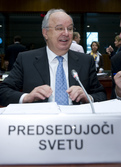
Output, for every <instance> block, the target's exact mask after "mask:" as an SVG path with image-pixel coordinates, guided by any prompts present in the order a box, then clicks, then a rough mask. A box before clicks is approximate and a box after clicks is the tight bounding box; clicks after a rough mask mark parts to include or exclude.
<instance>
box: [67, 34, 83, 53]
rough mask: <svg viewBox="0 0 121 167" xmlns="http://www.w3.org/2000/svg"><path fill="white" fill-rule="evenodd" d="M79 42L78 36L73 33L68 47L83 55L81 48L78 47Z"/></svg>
mask: <svg viewBox="0 0 121 167" xmlns="http://www.w3.org/2000/svg"><path fill="white" fill-rule="evenodd" d="M80 40H81V37H80V34H79V33H78V32H73V41H72V44H71V46H70V49H71V50H74V51H77V52H81V53H84V49H83V47H82V46H81V45H79V42H80Z"/></svg>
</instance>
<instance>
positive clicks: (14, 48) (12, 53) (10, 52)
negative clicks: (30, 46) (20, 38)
mask: <svg viewBox="0 0 121 167" xmlns="http://www.w3.org/2000/svg"><path fill="white" fill-rule="evenodd" d="M25 50H26V47H25V46H24V45H22V44H20V43H14V44H12V45H9V46H8V48H7V50H6V54H5V58H4V59H5V60H8V61H9V65H8V71H10V70H11V69H12V67H13V64H14V62H15V61H16V58H17V56H18V53H19V52H23V51H25Z"/></svg>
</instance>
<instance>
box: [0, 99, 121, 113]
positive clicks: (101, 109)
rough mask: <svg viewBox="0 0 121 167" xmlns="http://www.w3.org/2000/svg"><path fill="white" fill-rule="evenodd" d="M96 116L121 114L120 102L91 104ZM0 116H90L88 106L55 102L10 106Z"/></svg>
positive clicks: (1, 111)
mask: <svg viewBox="0 0 121 167" xmlns="http://www.w3.org/2000/svg"><path fill="white" fill-rule="evenodd" d="M93 105H94V108H95V112H96V114H121V100H117V99H114V100H107V101H103V102H95V103H93ZM0 114H92V110H91V106H90V104H89V103H88V104H81V105H69V106H63V105H62V106H61V105H59V106H58V105H57V104H56V103H55V102H48V103H26V104H10V105H8V106H7V107H6V108H0Z"/></svg>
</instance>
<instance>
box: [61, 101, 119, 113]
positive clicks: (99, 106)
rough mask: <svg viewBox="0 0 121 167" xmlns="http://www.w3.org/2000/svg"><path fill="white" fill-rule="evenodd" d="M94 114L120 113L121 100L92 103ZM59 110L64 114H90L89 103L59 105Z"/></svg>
mask: <svg viewBox="0 0 121 167" xmlns="http://www.w3.org/2000/svg"><path fill="white" fill-rule="evenodd" d="M93 105H94V108H95V114H121V100H117V99H114V100H107V101H103V102H95V103H93ZM60 110H61V112H63V113H65V114H91V113H92V110H91V106H90V104H89V103H88V104H82V105H76V106H74V105H73V106H60Z"/></svg>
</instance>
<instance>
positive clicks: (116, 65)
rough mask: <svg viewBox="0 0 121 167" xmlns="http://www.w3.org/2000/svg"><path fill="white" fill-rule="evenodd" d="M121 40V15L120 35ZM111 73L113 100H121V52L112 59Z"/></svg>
mask: <svg viewBox="0 0 121 167" xmlns="http://www.w3.org/2000/svg"><path fill="white" fill-rule="evenodd" d="M119 37H120V39H121V15H120V34H119ZM111 72H112V94H111V98H112V99H114V98H118V99H120V100H121V51H119V52H118V53H117V54H116V55H115V56H113V57H112V58H111Z"/></svg>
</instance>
